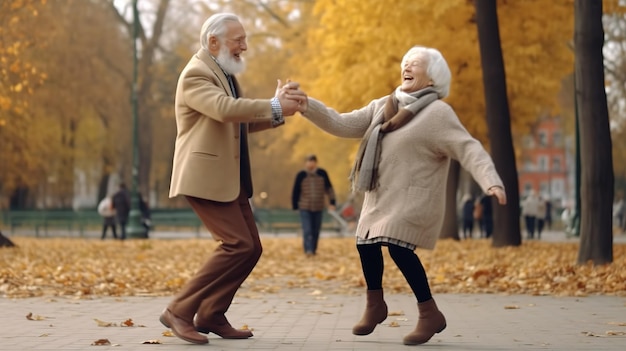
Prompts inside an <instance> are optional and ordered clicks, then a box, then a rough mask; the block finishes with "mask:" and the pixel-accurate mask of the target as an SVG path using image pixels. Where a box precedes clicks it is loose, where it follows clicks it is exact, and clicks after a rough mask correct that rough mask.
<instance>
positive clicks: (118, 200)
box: [113, 183, 130, 240]
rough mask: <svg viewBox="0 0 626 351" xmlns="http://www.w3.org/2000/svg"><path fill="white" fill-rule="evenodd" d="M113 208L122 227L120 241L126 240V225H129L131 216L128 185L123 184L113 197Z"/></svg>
mask: <svg viewBox="0 0 626 351" xmlns="http://www.w3.org/2000/svg"><path fill="white" fill-rule="evenodd" d="M113 208H114V209H115V215H116V217H117V223H118V224H119V225H120V231H121V236H120V239H121V240H124V239H126V225H127V224H128V215H129V214H130V193H129V192H128V189H126V184H124V183H121V184H120V188H119V190H118V191H117V192H116V193H115V195H113Z"/></svg>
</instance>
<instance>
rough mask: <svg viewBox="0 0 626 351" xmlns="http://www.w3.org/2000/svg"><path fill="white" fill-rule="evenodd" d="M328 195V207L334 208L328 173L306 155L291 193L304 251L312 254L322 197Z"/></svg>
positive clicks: (319, 227) (316, 237)
mask: <svg viewBox="0 0 626 351" xmlns="http://www.w3.org/2000/svg"><path fill="white" fill-rule="evenodd" d="M325 195H327V196H328V199H329V202H330V206H329V209H330V210H332V211H334V210H335V191H334V190H333V186H332V184H331V182H330V179H329V178H328V173H326V171H325V170H324V169H322V168H319V167H317V157H316V156H315V155H309V156H307V157H306V160H305V164H304V169H303V170H301V171H300V172H298V174H297V175H296V180H295V182H294V185H293V192H292V195H291V202H292V207H293V209H294V210H300V221H301V222H302V241H303V246H304V253H305V254H306V255H307V256H313V255H315V254H316V253H317V243H318V241H319V237H320V230H321V228H322V216H323V210H324V200H325V199H324V197H325Z"/></svg>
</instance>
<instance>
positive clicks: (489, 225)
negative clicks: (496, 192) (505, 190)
mask: <svg viewBox="0 0 626 351" xmlns="http://www.w3.org/2000/svg"><path fill="white" fill-rule="evenodd" d="M492 199H493V198H492V197H491V196H488V195H485V194H483V195H482V196H481V197H480V204H481V206H482V213H483V216H482V231H481V233H483V234H484V237H485V238H490V237H491V234H493V203H492Z"/></svg>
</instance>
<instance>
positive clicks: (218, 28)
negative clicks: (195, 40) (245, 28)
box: [200, 13, 241, 51]
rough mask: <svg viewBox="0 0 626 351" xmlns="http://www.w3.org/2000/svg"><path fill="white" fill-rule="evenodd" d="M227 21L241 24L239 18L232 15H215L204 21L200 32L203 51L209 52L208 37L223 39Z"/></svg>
mask: <svg viewBox="0 0 626 351" xmlns="http://www.w3.org/2000/svg"><path fill="white" fill-rule="evenodd" d="M227 21H235V22H241V21H240V20H239V17H237V15H235V14H232V13H216V14H214V15H213V16H211V17H209V18H208V19H207V20H206V21H204V24H203V25H202V29H201V30H200V45H201V46H202V48H203V49H204V50H207V51H208V50H209V37H210V36H216V37H218V38H220V39H223V38H224V35H225V34H226V25H225V24H226V22H227Z"/></svg>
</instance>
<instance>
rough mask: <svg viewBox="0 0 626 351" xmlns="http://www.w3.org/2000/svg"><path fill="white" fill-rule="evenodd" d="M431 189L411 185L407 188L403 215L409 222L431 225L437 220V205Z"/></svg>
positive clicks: (402, 210) (402, 209)
mask: <svg viewBox="0 0 626 351" xmlns="http://www.w3.org/2000/svg"><path fill="white" fill-rule="evenodd" d="M432 201H433V197H432V194H431V191H430V189H428V188H421V187H418V186H410V187H408V188H407V189H406V192H405V196H404V206H402V207H401V210H400V211H401V213H400V215H401V217H402V218H403V219H404V220H406V221H407V222H410V223H413V224H416V225H419V226H429V225H431V224H433V223H435V222H436V219H437V218H436V217H437V216H436V215H435V207H434V206H433V205H432Z"/></svg>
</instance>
